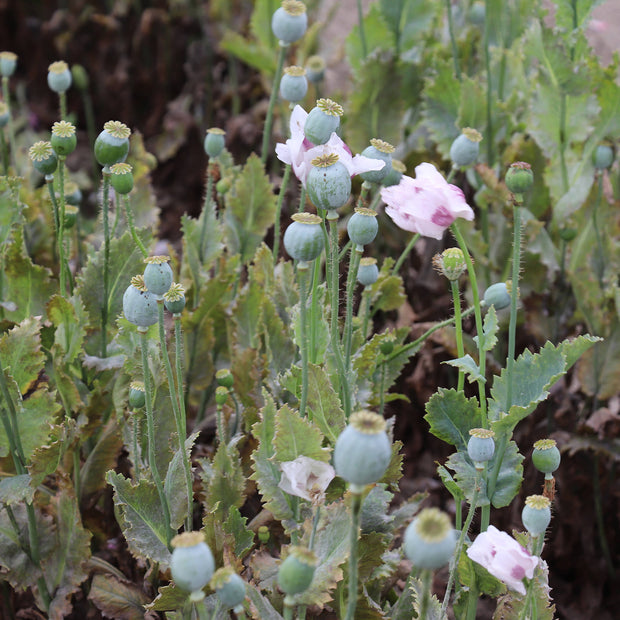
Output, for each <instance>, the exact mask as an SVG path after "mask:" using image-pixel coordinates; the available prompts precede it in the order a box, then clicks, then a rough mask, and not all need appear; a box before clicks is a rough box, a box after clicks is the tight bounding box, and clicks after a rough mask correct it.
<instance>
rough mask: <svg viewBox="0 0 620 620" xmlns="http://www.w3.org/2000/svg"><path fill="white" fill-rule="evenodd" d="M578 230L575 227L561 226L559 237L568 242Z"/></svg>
mask: <svg viewBox="0 0 620 620" xmlns="http://www.w3.org/2000/svg"><path fill="white" fill-rule="evenodd" d="M578 232H579V231H578V230H577V229H576V228H562V230H561V231H560V239H562V240H563V241H566V242H567V243H568V242H570V241H572V240H573V239H574V238H575V237H576V236H577V233H578Z"/></svg>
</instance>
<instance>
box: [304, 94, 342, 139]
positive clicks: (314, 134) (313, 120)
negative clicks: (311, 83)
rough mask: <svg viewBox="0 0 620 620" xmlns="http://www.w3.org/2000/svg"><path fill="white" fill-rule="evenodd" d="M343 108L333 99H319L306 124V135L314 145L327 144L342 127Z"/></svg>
mask: <svg viewBox="0 0 620 620" xmlns="http://www.w3.org/2000/svg"><path fill="white" fill-rule="evenodd" d="M342 114H343V109H342V106H341V105H339V104H337V103H336V102H335V101H332V100H331V99H319V100H318V101H317V102H316V106H315V107H314V108H312V110H310V113H309V114H308V116H307V117H306V122H305V124H304V135H305V136H306V138H308V140H310V142H312V143H313V144H325V143H326V142H327V141H328V140H329V138H330V136H331V135H332V133H333V132H334V131H336V130H337V129H338V126H339V125H340V117H341V116H342Z"/></svg>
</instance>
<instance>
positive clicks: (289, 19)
mask: <svg viewBox="0 0 620 620" xmlns="http://www.w3.org/2000/svg"><path fill="white" fill-rule="evenodd" d="M307 28H308V14H307V13H306V5H305V4H304V3H303V2H298V1H297V0H284V2H282V6H281V7H280V8H279V9H277V10H276V11H275V13H274V14H273V16H272V18H271V30H272V31H273V34H274V35H275V37H276V38H277V39H278V40H279V41H282V42H283V43H284V44H286V45H289V44H290V43H295V41H298V40H299V39H301V37H303V36H304V34H305V32H306V30H307Z"/></svg>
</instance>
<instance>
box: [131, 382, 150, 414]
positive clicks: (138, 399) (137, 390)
mask: <svg viewBox="0 0 620 620" xmlns="http://www.w3.org/2000/svg"><path fill="white" fill-rule="evenodd" d="M145 403H146V393H145V391H144V383H142V381H132V382H131V383H130V384H129V406H130V407H131V408H132V409H142V407H144V404H145Z"/></svg>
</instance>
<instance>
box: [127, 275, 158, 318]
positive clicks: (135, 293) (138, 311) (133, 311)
mask: <svg viewBox="0 0 620 620" xmlns="http://www.w3.org/2000/svg"><path fill="white" fill-rule="evenodd" d="M123 313H124V314H125V318H126V319H127V320H128V321H129V322H130V323H133V324H134V325H136V326H137V327H142V328H144V327H149V325H155V323H157V321H158V313H157V300H156V299H155V296H154V295H152V294H151V293H149V291H148V290H147V289H146V287H145V286H144V278H143V277H142V276H135V277H134V278H132V279H131V285H130V286H128V287H127V290H126V291H125V294H124V295H123Z"/></svg>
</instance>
